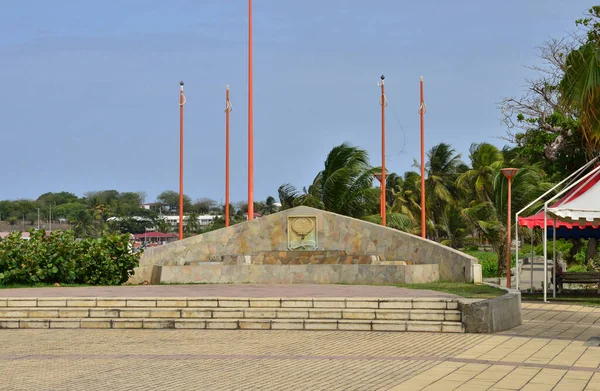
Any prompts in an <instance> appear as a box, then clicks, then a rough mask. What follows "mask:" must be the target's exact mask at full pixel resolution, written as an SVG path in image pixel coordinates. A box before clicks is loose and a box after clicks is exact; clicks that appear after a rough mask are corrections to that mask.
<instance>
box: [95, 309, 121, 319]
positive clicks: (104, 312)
mask: <svg viewBox="0 0 600 391" xmlns="http://www.w3.org/2000/svg"><path fill="white" fill-rule="evenodd" d="M118 317H119V310H118V309H93V308H91V309H90V318H118Z"/></svg>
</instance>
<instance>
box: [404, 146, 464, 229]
mask: <svg viewBox="0 0 600 391" xmlns="http://www.w3.org/2000/svg"><path fill="white" fill-rule="evenodd" d="M460 157H461V155H460V154H457V153H456V151H455V150H454V148H452V147H451V146H450V145H449V144H446V143H440V144H437V145H434V146H433V147H432V148H431V149H430V150H429V151H428V152H427V162H426V163H425V171H426V173H427V178H426V179H425V192H426V208H427V228H428V231H429V232H430V233H432V236H433V238H434V239H436V240H439V239H440V229H439V227H437V226H436V222H439V221H440V217H441V215H442V214H443V211H444V208H445V207H446V205H451V204H454V203H455V202H456V199H457V198H458V195H459V190H458V188H457V186H456V179H457V178H458V176H459V175H460V174H461V173H462V172H463V171H464V170H465V169H466V167H465V165H464V163H463V162H462V161H461V160H460ZM413 166H415V167H417V168H420V165H419V164H418V163H417V162H416V161H415V162H414V164H413ZM419 194H420V190H419ZM419 202H420V201H419Z"/></svg>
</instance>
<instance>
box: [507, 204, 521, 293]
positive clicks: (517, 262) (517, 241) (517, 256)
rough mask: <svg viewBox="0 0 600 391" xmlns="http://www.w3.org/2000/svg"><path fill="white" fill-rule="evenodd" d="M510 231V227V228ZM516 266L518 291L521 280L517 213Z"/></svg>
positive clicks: (516, 219) (516, 218)
mask: <svg viewBox="0 0 600 391" xmlns="http://www.w3.org/2000/svg"><path fill="white" fill-rule="evenodd" d="M509 230H510V227H509ZM515 265H516V268H517V278H516V280H517V290H519V279H520V278H521V276H520V274H521V273H519V216H518V215H517V214H516V213H515Z"/></svg>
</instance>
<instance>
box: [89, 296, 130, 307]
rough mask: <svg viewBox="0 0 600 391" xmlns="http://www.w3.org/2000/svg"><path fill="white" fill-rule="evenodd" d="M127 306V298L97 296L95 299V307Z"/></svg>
mask: <svg viewBox="0 0 600 391" xmlns="http://www.w3.org/2000/svg"><path fill="white" fill-rule="evenodd" d="M126 306H127V299H117V298H114V299H113V298H111V299H108V298H98V299H97V300H96V307H112V308H120V307H121V308H122V307H126Z"/></svg>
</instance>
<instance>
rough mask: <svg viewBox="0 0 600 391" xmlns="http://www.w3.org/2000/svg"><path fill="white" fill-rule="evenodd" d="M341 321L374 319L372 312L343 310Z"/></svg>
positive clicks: (373, 312)
mask: <svg viewBox="0 0 600 391" xmlns="http://www.w3.org/2000/svg"><path fill="white" fill-rule="evenodd" d="M342 318H343V319H375V311H374V310H343V311H342Z"/></svg>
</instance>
